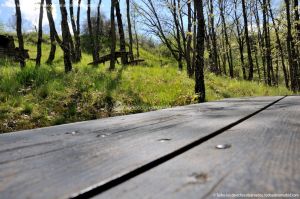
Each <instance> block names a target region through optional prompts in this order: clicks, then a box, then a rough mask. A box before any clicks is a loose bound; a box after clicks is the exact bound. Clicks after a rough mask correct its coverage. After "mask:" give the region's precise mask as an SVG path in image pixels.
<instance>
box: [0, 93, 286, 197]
mask: <svg viewBox="0 0 300 199" xmlns="http://www.w3.org/2000/svg"><path fill="white" fill-rule="evenodd" d="M278 99H280V97H266V98H251V99H249V98H244V99H228V100H223V101H219V102H211V103H205V104H200V105H190V106H185V107H178V108H174V109H166V110H161V111H155V112H150V113H143V114H136V115H130V116H122V117H116V118H108V119H102V120H95V121H89V122H81V123H76V124H69V125H62V126H56V127H50V128H43V129H36V130H31V131H23V132H16V133H10V134H3V135H0V198H5V199H6V198H15V199H17V198H44V199H46V198H68V197H70V196H71V195H72V194H74V193H78V192H80V191H82V190H85V189H87V188H89V187H92V186H95V185H99V184H104V183H106V182H109V181H111V180H112V179H115V178H117V177H119V176H121V175H123V174H125V173H128V172H130V171H132V170H133V169H135V168H137V167H140V166H142V165H144V164H146V163H148V162H151V161H153V160H155V159H157V158H160V157H162V156H164V155H166V154H168V153H171V152H172V151H174V150H176V149H178V148H180V147H183V146H185V145H187V144H189V143H191V142H193V141H194V140H196V139H199V138H201V137H204V136H207V135H209V134H210V133H212V132H214V131H217V130H218V129H220V128H223V127H224V126H226V125H228V124H230V123H233V122H236V121H237V120H239V119H241V118H243V117H245V116H247V115H249V114H251V113H253V112H255V111H257V110H259V109H261V108H263V107H265V106H266V105H268V104H270V103H271V102H273V101H275V100H278ZM164 139H171V140H169V141H167V140H164Z"/></svg>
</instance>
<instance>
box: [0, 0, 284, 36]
mask: <svg viewBox="0 0 300 199" xmlns="http://www.w3.org/2000/svg"><path fill="white" fill-rule="evenodd" d="M73 1H74V6H76V5H77V1H78V0H73ZM120 1H121V2H120V4H121V9H122V10H121V12H122V13H123V17H124V15H125V12H126V11H125V9H126V6H125V0H120ZM39 2H40V0H20V4H21V12H22V19H23V24H22V25H23V30H24V31H32V30H34V29H35V28H34V27H35V26H37V24H38V18H39ZM97 2H98V0H91V4H92V10H93V11H94V12H96V9H97ZM110 2H111V0H102V5H101V12H102V13H104V14H105V15H106V16H108V18H109V16H110ZM137 2H138V1H137ZM271 2H272V7H278V6H279V5H280V4H282V3H283V0H272V1H271ZM52 3H53V5H54V7H53V8H54V9H53V16H54V19H55V22H56V29H57V30H58V32H60V20H61V18H60V10H59V6H58V5H59V0H52ZM66 3H67V6H68V3H69V0H66ZM81 5H82V10H81V22H83V21H86V9H87V0H82V3H81ZM67 10H69V9H68V8H67ZM74 10H75V13H76V10H77V7H75V8H74ZM14 15H15V3H14V0H0V24H2V25H4V27H5V29H6V30H9V31H15V30H14V29H13V26H12V25H11V24H13V23H14ZM69 21H70V18H69ZM69 23H70V22H69ZM81 24H82V23H81ZM43 25H44V28H43V29H44V32H46V33H47V32H48V31H49V27H48V20H47V17H46V13H45V15H44V20H43ZM70 27H71V25H70Z"/></svg>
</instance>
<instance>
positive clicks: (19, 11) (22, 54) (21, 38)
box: [15, 0, 26, 68]
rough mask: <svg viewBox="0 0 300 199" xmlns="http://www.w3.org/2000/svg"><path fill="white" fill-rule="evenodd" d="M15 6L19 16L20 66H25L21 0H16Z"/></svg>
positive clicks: (17, 16)
mask: <svg viewBox="0 0 300 199" xmlns="http://www.w3.org/2000/svg"><path fill="white" fill-rule="evenodd" d="M15 6H16V18H17V36H18V42H19V52H18V59H19V62H20V67H21V68H24V67H25V65H26V63H25V57H24V40H23V34H22V15H21V9H20V1H19V0H15Z"/></svg>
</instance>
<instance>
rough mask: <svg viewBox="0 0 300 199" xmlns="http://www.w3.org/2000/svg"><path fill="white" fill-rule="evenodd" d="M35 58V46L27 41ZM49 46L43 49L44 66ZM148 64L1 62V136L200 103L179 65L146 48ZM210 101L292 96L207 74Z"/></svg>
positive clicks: (60, 59) (59, 54) (58, 58)
mask: <svg viewBox="0 0 300 199" xmlns="http://www.w3.org/2000/svg"><path fill="white" fill-rule="evenodd" d="M26 48H27V49H29V50H30V51H29V53H30V57H31V58H34V57H35V51H36V49H35V46H34V44H33V43H32V42H30V40H28V39H27V43H26ZM48 52H49V46H48V45H47V44H44V45H43V53H44V55H45V56H42V63H45V61H46V60H45V59H46V57H47V56H46V55H48ZM141 57H142V58H143V59H145V60H146V62H145V63H143V64H141V65H139V66H127V67H123V68H122V67H121V66H120V65H118V66H117V70H115V71H114V72H108V70H107V68H108V63H107V65H105V66H104V65H99V66H98V67H93V66H88V65H87V64H88V63H89V62H90V61H91V60H92V58H91V56H90V55H88V54H86V53H84V54H83V59H82V61H81V62H80V63H77V64H75V66H74V70H73V72H71V73H69V74H65V73H64V68H63V57H62V52H61V50H60V49H59V48H58V51H57V54H56V59H55V63H54V64H53V65H51V66H49V65H46V64H42V66H41V67H40V68H38V69H36V68H35V63H34V61H28V62H27V66H26V68H25V69H24V70H21V69H20V68H19V64H18V63H13V62H11V61H9V60H3V59H2V60H0V124H1V125H0V132H11V131H17V130H23V129H31V128H37V127H45V126H50V125H58V124H64V123H70V122H76V121H83V120H92V119H97V118H103V117H109V116H116V115H123V114H131V113H138V112H145V111H151V110H156V109H163V108H167V107H173V106H181V105H186V104H191V103H196V101H197V100H196V98H197V96H195V95H194V80H193V79H190V78H188V76H187V75H186V71H182V72H180V71H178V68H177V66H176V63H175V62H174V61H172V60H170V59H168V58H165V57H164V58H162V57H160V56H159V55H157V54H155V52H149V51H147V50H145V49H141ZM205 76H206V80H205V81H206V87H207V100H208V101H213V100H219V99H222V98H230V97H246V96H268V95H286V94H291V92H290V91H288V90H287V89H286V88H284V87H281V86H280V87H267V86H265V85H263V84H258V83H255V82H248V81H242V80H239V79H233V80H232V79H230V78H228V77H222V76H215V75H214V74H212V73H209V72H206V75H205Z"/></svg>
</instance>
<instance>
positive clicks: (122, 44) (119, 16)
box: [115, 0, 128, 65]
mask: <svg viewBox="0 0 300 199" xmlns="http://www.w3.org/2000/svg"><path fill="white" fill-rule="evenodd" d="M115 8H116V16H117V21H118V29H119V36H120V51H121V52H122V54H121V63H122V65H126V64H127V62H128V59H127V55H126V42H125V33H124V28H123V20H122V14H121V10H120V3H119V0H116V4H115Z"/></svg>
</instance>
